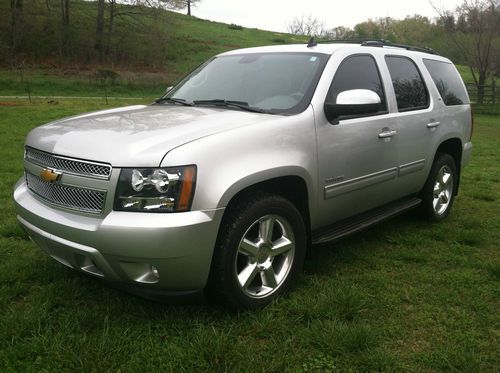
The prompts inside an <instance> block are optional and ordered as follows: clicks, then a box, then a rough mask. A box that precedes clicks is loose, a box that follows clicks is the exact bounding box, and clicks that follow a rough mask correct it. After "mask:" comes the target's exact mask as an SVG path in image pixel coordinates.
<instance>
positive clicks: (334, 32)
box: [324, 26, 354, 40]
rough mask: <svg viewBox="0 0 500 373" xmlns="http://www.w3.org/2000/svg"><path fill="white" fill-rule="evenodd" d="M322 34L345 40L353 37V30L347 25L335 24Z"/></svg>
mask: <svg viewBox="0 0 500 373" xmlns="http://www.w3.org/2000/svg"><path fill="white" fill-rule="evenodd" d="M324 36H325V37H327V38H328V39H332V40H347V39H352V38H353V37H354V31H353V30H351V29H350V28H349V27H344V26H337V27H335V28H332V29H331V30H328V31H326V32H325V33H324Z"/></svg>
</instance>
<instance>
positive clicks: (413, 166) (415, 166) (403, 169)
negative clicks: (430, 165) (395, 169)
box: [399, 159, 425, 176]
mask: <svg viewBox="0 0 500 373" xmlns="http://www.w3.org/2000/svg"><path fill="white" fill-rule="evenodd" d="M424 168H425V159H419V160H418V161H415V162H410V163H406V164H403V165H401V166H399V176H404V175H408V174H411V173H413V172H418V171H421V170H423V169H424Z"/></svg>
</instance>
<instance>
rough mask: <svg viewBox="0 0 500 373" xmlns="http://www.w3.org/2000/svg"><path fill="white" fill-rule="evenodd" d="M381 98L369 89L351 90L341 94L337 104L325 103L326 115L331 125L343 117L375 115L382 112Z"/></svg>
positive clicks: (338, 96)
mask: <svg viewBox="0 0 500 373" xmlns="http://www.w3.org/2000/svg"><path fill="white" fill-rule="evenodd" d="M381 102H382V101H381V100H380V96H379V95H378V94H377V93H375V92H373V91H370V90H369V89H351V90H348V91H343V92H340V93H339V94H338V95H337V99H336V101H335V103H333V102H328V101H327V102H325V114H326V117H327V118H328V120H329V121H330V122H331V123H338V119H339V117H341V116H351V115H366V114H372V113H373V114H374V113H376V112H378V111H379V110H380V104H381Z"/></svg>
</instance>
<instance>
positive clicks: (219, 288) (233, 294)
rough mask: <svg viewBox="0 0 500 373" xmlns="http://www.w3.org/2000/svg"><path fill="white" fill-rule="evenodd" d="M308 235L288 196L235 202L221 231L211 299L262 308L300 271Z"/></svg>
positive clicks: (210, 284)
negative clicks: (286, 197)
mask: <svg viewBox="0 0 500 373" xmlns="http://www.w3.org/2000/svg"><path fill="white" fill-rule="evenodd" d="M306 239H307V238H306V229H305V226H304V220H303V218H302V216H301V214H300V212H299V211H298V210H297V208H296V207H295V206H294V205H293V204H292V203H291V202H290V201H288V200H287V199H285V198H283V197H281V196H278V195H272V194H263V195H252V196H249V197H247V198H246V199H244V200H242V201H240V202H237V203H236V204H235V205H233V206H231V207H230V210H228V211H227V212H226V215H225V217H224V219H223V222H222V225H221V228H220V231H219V236H218V238H217V243H216V246H215V252H214V256H213V260H212V267H211V272H210V277H209V282H208V286H207V292H208V295H209V297H210V298H212V299H215V300H217V301H219V302H221V303H224V304H225V305H227V306H229V307H230V308H233V309H236V310H241V309H256V308H262V307H265V306H266V305H268V304H269V303H271V302H272V301H273V300H274V299H276V298H277V297H279V296H280V295H282V294H283V293H285V292H286V291H287V290H288V289H289V288H290V286H291V285H292V284H293V282H294V281H295V279H296V278H297V276H298V275H299V273H300V271H301V269H302V265H303V262H304V257H305V252H306Z"/></svg>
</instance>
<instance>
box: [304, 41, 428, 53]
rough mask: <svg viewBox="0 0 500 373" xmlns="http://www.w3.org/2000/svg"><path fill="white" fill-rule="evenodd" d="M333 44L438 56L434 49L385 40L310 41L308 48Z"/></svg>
mask: <svg viewBox="0 0 500 373" xmlns="http://www.w3.org/2000/svg"><path fill="white" fill-rule="evenodd" d="M332 43H346V44H361V46H363V47H393V48H402V49H406V50H409V51H415V52H423V53H429V54H436V55H437V54H438V53H437V52H436V51H435V50H434V49H431V48H428V47H415V46H413V45H406V44H398V43H393V42H391V41H389V40H385V39H375V40H374V39H335V40H314V38H311V39H310V40H309V44H308V47H314V46H316V45H318V44H332Z"/></svg>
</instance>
